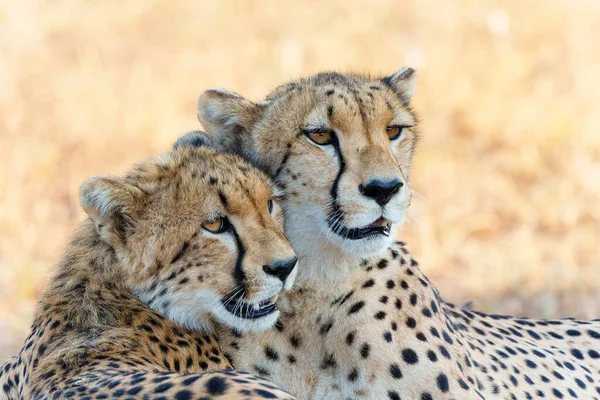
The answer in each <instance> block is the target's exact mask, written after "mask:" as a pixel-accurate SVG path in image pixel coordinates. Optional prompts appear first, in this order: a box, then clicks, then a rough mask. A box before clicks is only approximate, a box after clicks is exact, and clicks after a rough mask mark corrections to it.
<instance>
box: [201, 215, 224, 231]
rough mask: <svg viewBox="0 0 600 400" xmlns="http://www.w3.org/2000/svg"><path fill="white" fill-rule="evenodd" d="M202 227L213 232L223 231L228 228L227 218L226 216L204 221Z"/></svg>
mask: <svg viewBox="0 0 600 400" xmlns="http://www.w3.org/2000/svg"><path fill="white" fill-rule="evenodd" d="M202 227H203V228H204V229H206V230H207V231H209V232H212V233H221V232H223V231H225V229H226V228H227V220H226V219H225V218H217V219H215V220H214V221H210V222H205V223H203V224H202Z"/></svg>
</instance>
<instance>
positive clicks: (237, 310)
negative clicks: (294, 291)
mask: <svg viewBox="0 0 600 400" xmlns="http://www.w3.org/2000/svg"><path fill="white" fill-rule="evenodd" d="M278 297H279V295H275V296H272V297H269V298H268V299H265V300H262V301H259V302H258V303H247V302H244V301H242V300H241V298H237V299H231V298H230V299H228V300H226V301H224V302H223V305H224V306H225V309H226V310H227V311H229V312H230V313H231V314H233V315H234V316H236V317H238V318H243V319H258V318H263V317H266V316H267V315H270V314H272V313H274V312H275V311H277V305H276V304H275V302H276V301H277V298H278Z"/></svg>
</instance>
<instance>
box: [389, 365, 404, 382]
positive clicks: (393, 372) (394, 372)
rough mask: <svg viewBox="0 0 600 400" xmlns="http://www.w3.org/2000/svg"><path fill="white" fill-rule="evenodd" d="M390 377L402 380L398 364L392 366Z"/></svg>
mask: <svg viewBox="0 0 600 400" xmlns="http://www.w3.org/2000/svg"><path fill="white" fill-rule="evenodd" d="M390 375H391V376H392V378H394V379H400V378H402V371H400V367H399V366H398V364H392V365H390Z"/></svg>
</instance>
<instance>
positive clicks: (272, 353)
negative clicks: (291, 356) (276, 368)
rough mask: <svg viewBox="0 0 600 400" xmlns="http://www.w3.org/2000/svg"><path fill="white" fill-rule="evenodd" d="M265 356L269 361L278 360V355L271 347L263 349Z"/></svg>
mask: <svg viewBox="0 0 600 400" xmlns="http://www.w3.org/2000/svg"><path fill="white" fill-rule="evenodd" d="M265 355H266V356H267V358H268V359H269V360H273V361H277V360H279V354H277V352H276V351H275V349H273V348H272V347H271V346H267V347H265Z"/></svg>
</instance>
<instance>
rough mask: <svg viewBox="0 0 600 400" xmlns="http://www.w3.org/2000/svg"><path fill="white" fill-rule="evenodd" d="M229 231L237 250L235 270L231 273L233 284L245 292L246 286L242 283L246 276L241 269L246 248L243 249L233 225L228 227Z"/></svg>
mask: <svg viewBox="0 0 600 400" xmlns="http://www.w3.org/2000/svg"><path fill="white" fill-rule="evenodd" d="M230 229H231V233H232V235H233V238H234V239H235V244H236V247H237V250H238V257H237V260H236V262H235V270H234V272H233V277H234V279H235V282H236V283H237V284H238V285H239V286H241V287H243V288H244V290H245V289H246V286H245V285H244V281H245V279H246V274H245V273H244V270H243V269H242V263H243V261H244V255H245V254H246V248H245V247H244V244H243V243H242V239H240V236H239V235H238V233H237V232H236V230H235V228H234V227H233V225H230Z"/></svg>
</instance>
